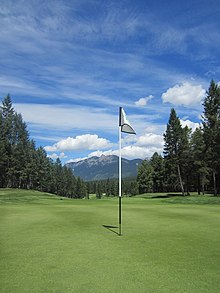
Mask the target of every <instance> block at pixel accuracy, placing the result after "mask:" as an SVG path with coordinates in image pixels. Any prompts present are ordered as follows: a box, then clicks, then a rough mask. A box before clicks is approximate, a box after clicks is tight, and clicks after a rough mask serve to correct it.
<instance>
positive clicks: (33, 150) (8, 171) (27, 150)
mask: <svg viewBox="0 0 220 293" xmlns="http://www.w3.org/2000/svg"><path fill="white" fill-rule="evenodd" d="M5 187H7V188H23V189H34V190H39V191H44V192H50V193H53V194H57V195H60V196H64V197H70V198H83V197H85V196H87V186H86V184H85V182H83V180H82V179H81V178H79V177H77V178H76V177H75V176H74V175H73V173H72V170H70V169H69V168H67V167H66V166H62V164H61V161H60V159H57V160H56V161H53V160H52V159H50V158H48V157H47V154H46V151H45V150H44V149H43V147H39V148H37V147H36V145H35V142H34V140H32V139H30V137H29V133H28V130H27V125H26V123H25V122H24V121H23V118H22V116H21V114H18V113H16V112H15V110H14V108H13V105H12V101H11V97H10V95H7V96H6V97H5V98H4V100H3V101H2V106H1V107H0V188H5Z"/></svg>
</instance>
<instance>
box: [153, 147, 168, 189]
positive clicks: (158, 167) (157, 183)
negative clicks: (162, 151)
mask: <svg viewBox="0 0 220 293" xmlns="http://www.w3.org/2000/svg"><path fill="white" fill-rule="evenodd" d="M150 164H151V166H152V168H153V191H154V192H163V191H164V176H165V168H164V160H163V157H162V156H161V155H159V154H158V153H157V152H155V153H154V154H153V156H152V157H151V159H150Z"/></svg>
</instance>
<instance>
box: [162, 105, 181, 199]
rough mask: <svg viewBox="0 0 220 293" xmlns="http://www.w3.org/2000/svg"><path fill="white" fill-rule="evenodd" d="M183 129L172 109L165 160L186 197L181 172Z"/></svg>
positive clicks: (166, 139)
mask: <svg viewBox="0 0 220 293" xmlns="http://www.w3.org/2000/svg"><path fill="white" fill-rule="evenodd" d="M183 134H184V133H183V129H182V127H181V123H180V119H179V117H178V116H177V114H176V111H175V110H174V109H173V108H172V109H171V113H170V118H169V122H168V124H167V129H166V132H165V134H164V140H165V145H164V158H165V160H166V166H167V167H168V168H169V171H171V172H172V173H173V175H174V176H177V177H178V179H179V184H180V187H181V191H182V194H183V195H185V192H184V185H183V179H182V172H181V165H180V164H181V155H182V151H183Z"/></svg>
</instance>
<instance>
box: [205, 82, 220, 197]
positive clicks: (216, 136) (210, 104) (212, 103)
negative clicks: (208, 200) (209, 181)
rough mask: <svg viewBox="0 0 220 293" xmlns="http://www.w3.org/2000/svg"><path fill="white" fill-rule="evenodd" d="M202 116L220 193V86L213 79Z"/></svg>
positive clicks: (207, 146)
mask: <svg viewBox="0 0 220 293" xmlns="http://www.w3.org/2000/svg"><path fill="white" fill-rule="evenodd" d="M203 106H204V112H203V117H202V123H203V133H204V141H205V145H206V161H207V163H208V166H209V167H210V168H211V170H212V178H213V189H214V195H217V194H219V193H220V182H219V181H220V180H219V179H220V178H219V177H220V155H219V154H220V87H219V86H218V84H216V83H215V82H214V81H213V80H212V81H211V83H210V86H209V89H208V91H207V92H206V97H205V100H204V103H203Z"/></svg>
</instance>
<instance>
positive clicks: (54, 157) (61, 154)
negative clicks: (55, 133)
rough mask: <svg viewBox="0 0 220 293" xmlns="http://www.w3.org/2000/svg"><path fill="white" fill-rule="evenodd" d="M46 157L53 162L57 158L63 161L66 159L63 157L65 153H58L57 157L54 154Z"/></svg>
mask: <svg viewBox="0 0 220 293" xmlns="http://www.w3.org/2000/svg"><path fill="white" fill-rule="evenodd" d="M47 157H48V158H51V159H54V160H56V159H58V158H60V159H65V158H67V156H66V155H65V153H60V154H59V155H58V154H56V153H53V154H51V155H48V156H47Z"/></svg>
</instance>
